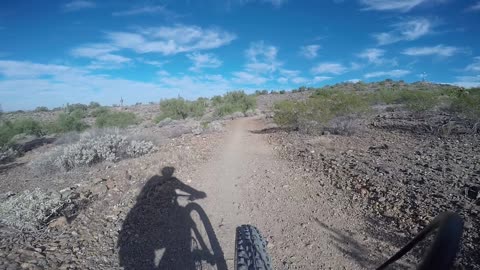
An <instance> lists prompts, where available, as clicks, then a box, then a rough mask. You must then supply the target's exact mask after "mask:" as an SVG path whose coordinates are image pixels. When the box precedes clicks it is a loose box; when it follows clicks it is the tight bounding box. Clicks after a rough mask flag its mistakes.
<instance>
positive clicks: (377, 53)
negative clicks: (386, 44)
mask: <svg viewBox="0 0 480 270" xmlns="http://www.w3.org/2000/svg"><path fill="white" fill-rule="evenodd" d="M384 54H385V50H382V49H376V48H371V49H366V50H364V51H363V52H361V53H359V54H358V55H357V56H358V57H360V58H363V59H366V60H367V61H368V62H370V63H374V64H382V63H383V62H384V59H383V55H384Z"/></svg>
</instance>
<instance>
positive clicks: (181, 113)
mask: <svg viewBox="0 0 480 270" xmlns="http://www.w3.org/2000/svg"><path fill="white" fill-rule="evenodd" d="M206 109H207V99H202V98H199V99H198V100H196V101H189V100H186V99H184V98H181V97H178V98H171V99H164V100H161V101H160V110H161V114H160V115H159V116H157V117H156V118H155V122H157V123H158V122H160V121H161V120H163V119H165V118H170V119H174V120H179V119H187V118H188V117H201V116H202V115H204V114H205V110H206Z"/></svg>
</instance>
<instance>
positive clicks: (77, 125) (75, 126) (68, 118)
mask: <svg viewBox="0 0 480 270" xmlns="http://www.w3.org/2000/svg"><path fill="white" fill-rule="evenodd" d="M45 128H46V130H47V131H48V133H64V132H69V131H82V130H85V129H86V128H88V125H87V124H85V123H84V122H83V121H82V119H81V118H78V117H77V116H76V115H72V114H67V113H61V114H60V115H58V118H57V120H56V121H55V122H52V123H48V124H46V127H45Z"/></svg>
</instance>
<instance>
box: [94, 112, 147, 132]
mask: <svg viewBox="0 0 480 270" xmlns="http://www.w3.org/2000/svg"><path fill="white" fill-rule="evenodd" d="M137 122H138V121H137V117H136V115H135V114H134V113H132V112H111V111H104V112H102V113H100V114H99V115H97V117H96V119H95V125H96V126H97V127H99V128H104V127H119V128H125V127H128V126H131V125H135V124H137Z"/></svg>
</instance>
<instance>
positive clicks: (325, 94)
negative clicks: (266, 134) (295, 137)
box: [274, 90, 370, 128]
mask: <svg viewBox="0 0 480 270" xmlns="http://www.w3.org/2000/svg"><path fill="white" fill-rule="evenodd" d="M369 109H370V106H369V100H368V98H367V97H366V96H365V95H360V94H357V93H355V92H347V91H330V90H321V91H317V92H316V93H315V94H314V95H312V97H311V98H310V99H308V100H306V101H289V100H285V101H281V102H278V103H276V104H275V105H274V111H275V115H274V121H275V123H277V124H278V125H280V126H290V127H294V128H298V127H299V126H300V125H301V124H302V123H304V122H309V121H313V122H316V123H319V124H321V125H326V124H327V123H328V122H330V121H331V120H333V119H334V118H336V117H343V116H349V115H353V114H358V113H364V112H367V111H368V110H369Z"/></svg>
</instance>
